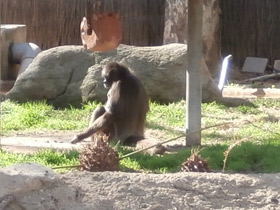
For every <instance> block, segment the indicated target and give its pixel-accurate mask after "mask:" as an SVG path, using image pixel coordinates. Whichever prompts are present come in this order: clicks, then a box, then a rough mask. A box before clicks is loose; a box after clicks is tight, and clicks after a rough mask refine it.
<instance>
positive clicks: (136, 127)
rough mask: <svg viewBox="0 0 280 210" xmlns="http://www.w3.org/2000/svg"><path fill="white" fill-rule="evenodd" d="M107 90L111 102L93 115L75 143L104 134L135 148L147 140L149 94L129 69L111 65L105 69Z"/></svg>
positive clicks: (98, 108) (119, 65)
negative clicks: (142, 140)
mask: <svg viewBox="0 0 280 210" xmlns="http://www.w3.org/2000/svg"><path fill="white" fill-rule="evenodd" d="M102 77H103V78H104V80H103V84H104V87H105V88H107V89H109V91H108V93H107V102H106V104H105V105H104V106H99V107H97V108H96V109H95V110H94V112H93V113H92V116H91V120H90V125H89V128H88V129H86V130H85V131H84V132H81V133H80V134H78V135H76V136H75V137H74V138H73V139H72V140H71V143H73V144H75V143H77V142H80V141H82V140H83V139H85V138H87V137H90V136H93V135H94V134H95V133H97V132H103V133H104V134H106V135H107V136H108V137H109V138H108V139H109V140H113V139H116V140H120V141H121V142H122V143H123V144H127V145H135V144H136V142H137V141H139V140H141V139H143V138H144V126H145V121H146V114H147V112H148V110H149V101H148V96H147V92H146V90H145V88H144V86H143V84H142V83H141V81H140V80H139V78H138V77H137V76H136V75H134V74H133V73H132V72H131V71H130V70H129V69H128V68H127V67H126V66H124V65H122V64H119V63H115V62H113V63H109V64H107V65H106V66H105V67H104V68H103V70H102Z"/></svg>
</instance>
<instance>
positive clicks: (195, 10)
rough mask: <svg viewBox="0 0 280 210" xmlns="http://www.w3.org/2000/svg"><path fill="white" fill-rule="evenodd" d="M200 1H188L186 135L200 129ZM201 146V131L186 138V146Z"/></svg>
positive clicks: (201, 11)
mask: <svg viewBox="0 0 280 210" xmlns="http://www.w3.org/2000/svg"><path fill="white" fill-rule="evenodd" d="M202 9H203V8H202V0H189V1H188V56H187V59H188V65H187V72H186V74H187V77H186V116H187V117H186V133H187V134H188V133H189V132H192V131H194V130H197V129H200V128H201V82H200V72H201V67H200V66H201V65H200V63H201V58H202V14H203V10H202ZM200 144H201V131H198V132H195V133H193V134H191V135H189V136H188V137H187V138H186V145H187V146H195V145H200Z"/></svg>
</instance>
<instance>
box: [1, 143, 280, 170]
mask: <svg viewBox="0 0 280 210" xmlns="http://www.w3.org/2000/svg"><path fill="white" fill-rule="evenodd" d="M227 148H228V146H227V145H212V146H206V147H204V149H203V150H202V151H201V152H200V155H201V157H202V158H203V159H205V160H207V161H208V164H209V167H210V169H211V170H213V171H216V172H219V171H222V168H223V163H224V159H225V156H224V152H225V151H226V150H227ZM279 151H280V145H273V144H254V143H252V142H243V143H241V144H240V145H237V146H235V147H234V148H233V149H232V150H231V151H230V153H229V155H228V159H227V162H226V168H225V169H226V172H240V173H252V172H253V173H261V172H266V173H279V172H280V165H279V161H280V156H279ZM118 152H119V156H120V157H121V156H123V155H125V154H127V153H129V152H131V150H128V149H125V148H122V147H119V151H118ZM190 154H191V151H190V149H183V150H179V151H178V152H176V153H173V154H165V155H163V156H151V155H149V154H143V153H139V154H135V155H133V156H130V157H128V158H125V159H122V160H120V169H121V170H122V171H131V170H133V171H142V172H143V171H144V172H154V173H172V172H179V171H180V167H181V164H182V163H183V162H184V161H186V160H187V158H188V157H190ZM0 159H1V162H0V166H2V167H3V166H9V165H12V164H16V163H26V162H36V163H40V164H43V165H46V166H49V167H56V166H67V165H68V166H69V165H78V164H79V154H78V152H76V151H70V152H59V151H54V150H42V151H39V152H36V153H35V154H33V155H31V154H13V153H7V152H3V151H2V150H0ZM66 170H69V169H60V170H59V171H60V172H61V171H66Z"/></svg>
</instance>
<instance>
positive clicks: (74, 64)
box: [6, 44, 215, 107]
mask: <svg viewBox="0 0 280 210" xmlns="http://www.w3.org/2000/svg"><path fill="white" fill-rule="evenodd" d="M112 61H116V62H120V63H123V64H125V65H126V66H128V67H129V68H130V69H131V70H133V71H134V72H135V74H136V75H138V77H139V78H140V79H141V80H142V82H143V83H144V86H145V88H146V89H147V92H148V95H149V97H150V99H151V100H154V101H158V102H166V103H168V102H174V101H178V100H181V99H184V98H185V92H186V91H185V89H186V69H187V45H185V44H168V45H164V46H159V47H135V46H127V45H121V46H119V47H118V48H117V49H115V50H113V51H110V52H89V51H86V50H85V49H83V47H81V46H63V47H56V48H52V49H49V50H46V51H43V52H42V53H40V54H39V55H38V56H37V57H36V58H35V59H34V61H33V62H32V63H31V65H30V66H29V67H28V69H27V70H26V71H25V72H24V73H22V74H21V75H20V76H19V77H18V79H17V81H16V83H15V85H14V87H13V89H12V90H11V91H9V92H8V93H7V95H6V97H7V98H9V99H12V100H16V101H19V102H25V101H28V100H42V99H46V100H47V101H48V102H51V103H53V104H54V105H55V106H57V107H64V106H67V105H69V104H71V105H72V106H79V105H80V104H81V103H83V102H86V101H90V100H98V101H102V102H104V101H105V100H106V90H105V89H104V87H103V84H102V78H101V69H102V68H103V66H104V65H106V64H107V63H109V62H112ZM203 67H204V68H203V75H202V84H203V95H204V99H207V100H208V99H209V96H211V95H213V93H210V91H212V90H210V89H209V85H212V86H215V83H214V82H213V80H212V79H211V76H210V74H209V73H208V70H207V67H206V66H205V65H204V66H203Z"/></svg>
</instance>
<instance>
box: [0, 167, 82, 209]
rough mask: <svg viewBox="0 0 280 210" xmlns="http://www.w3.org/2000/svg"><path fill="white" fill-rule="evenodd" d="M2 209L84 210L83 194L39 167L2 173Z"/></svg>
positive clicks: (0, 180) (9, 169) (0, 204)
mask: <svg viewBox="0 0 280 210" xmlns="http://www.w3.org/2000/svg"><path fill="white" fill-rule="evenodd" d="M0 183H1V184H0V186H1V187H0V209H3V210H8V209H18V210H22V209H30V210H31V209H84V208H83V207H82V204H81V203H80V204H78V203H77V202H79V201H80V199H81V197H80V196H79V193H78V192H77V191H76V190H75V189H73V188H69V187H68V186H67V185H66V184H65V183H64V182H63V181H61V180H60V179H59V178H58V176H57V175H56V174H55V173H54V172H53V171H52V170H51V169H50V168H47V167H45V166H42V165H39V164H37V163H24V164H16V165H13V166H10V167H6V168H2V169H0Z"/></svg>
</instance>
